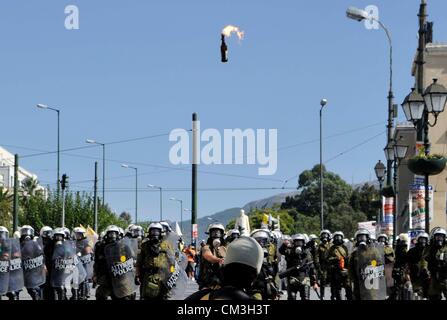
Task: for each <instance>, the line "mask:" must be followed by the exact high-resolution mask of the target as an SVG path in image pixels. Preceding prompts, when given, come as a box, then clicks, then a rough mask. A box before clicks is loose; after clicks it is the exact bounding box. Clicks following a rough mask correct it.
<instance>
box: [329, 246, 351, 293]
mask: <svg viewBox="0 0 447 320" xmlns="http://www.w3.org/2000/svg"><path fill="white" fill-rule="evenodd" d="M327 261H328V278H329V281H330V284H331V300H341V289H342V288H344V289H345V292H346V299H347V300H352V288H351V281H350V279H349V274H348V261H349V253H348V248H346V246H345V245H343V244H342V245H335V244H334V245H332V246H331V247H330V248H329V250H328V253H327Z"/></svg>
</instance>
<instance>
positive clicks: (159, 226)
mask: <svg viewBox="0 0 447 320" xmlns="http://www.w3.org/2000/svg"><path fill="white" fill-rule="evenodd" d="M151 229H160V230H161V231H163V225H162V224H161V223H160V222H152V223H151V224H149V227H147V232H148V233H149V231H150V230H151Z"/></svg>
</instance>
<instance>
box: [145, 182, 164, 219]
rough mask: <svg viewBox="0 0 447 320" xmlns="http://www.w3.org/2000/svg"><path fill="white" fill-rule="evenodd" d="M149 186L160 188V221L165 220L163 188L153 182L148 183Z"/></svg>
mask: <svg viewBox="0 0 447 320" xmlns="http://www.w3.org/2000/svg"><path fill="white" fill-rule="evenodd" d="M147 186H148V187H149V188H153V189H159V190H160V221H163V188H162V187H157V186H154V185H153V184H148V185H147Z"/></svg>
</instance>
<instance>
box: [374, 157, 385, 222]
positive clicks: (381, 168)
mask: <svg viewBox="0 0 447 320" xmlns="http://www.w3.org/2000/svg"><path fill="white" fill-rule="evenodd" d="M374 172H375V173H376V177H377V180H378V181H379V195H380V215H379V218H378V219H377V222H378V224H379V225H380V222H381V221H382V216H383V201H382V200H383V197H382V187H383V181H384V180H385V174H386V167H385V165H384V164H383V163H382V161H380V160H379V162H377V164H376V166H375V167H374Z"/></svg>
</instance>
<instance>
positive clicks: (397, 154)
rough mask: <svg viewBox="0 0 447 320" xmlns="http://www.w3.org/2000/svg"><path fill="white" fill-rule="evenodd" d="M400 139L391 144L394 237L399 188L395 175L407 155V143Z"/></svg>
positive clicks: (395, 233)
mask: <svg viewBox="0 0 447 320" xmlns="http://www.w3.org/2000/svg"><path fill="white" fill-rule="evenodd" d="M401 139H402V137H400V139H399V140H398V141H395V142H394V144H393V146H392V147H393V152H394V167H393V171H394V175H393V185H394V192H395V198H394V201H395V203H394V208H395V209H394V215H393V230H395V231H394V235H395V237H396V236H397V223H396V221H397V214H398V212H399V210H398V209H399V207H398V204H399V188H398V181H397V179H398V175H397V170H398V169H399V166H400V164H401V162H402V160H403V159H405V157H406V156H407V151H408V145H404V144H402V143H401V142H400V140H401Z"/></svg>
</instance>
